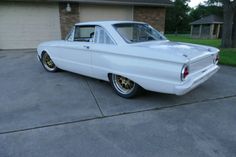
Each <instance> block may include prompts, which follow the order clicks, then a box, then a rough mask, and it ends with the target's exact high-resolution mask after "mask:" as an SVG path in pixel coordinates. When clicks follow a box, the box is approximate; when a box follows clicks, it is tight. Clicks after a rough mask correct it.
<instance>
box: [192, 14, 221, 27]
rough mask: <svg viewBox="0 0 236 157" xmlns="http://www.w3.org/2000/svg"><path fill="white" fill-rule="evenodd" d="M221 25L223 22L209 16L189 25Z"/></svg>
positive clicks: (217, 17)
mask: <svg viewBox="0 0 236 157" xmlns="http://www.w3.org/2000/svg"><path fill="white" fill-rule="evenodd" d="M213 23H215V24H222V23H224V20H223V19H222V18H221V17H219V16H216V15H209V16H207V17H203V18H201V19H199V20H196V21H193V22H192V23H190V24H191V25H200V24H213Z"/></svg>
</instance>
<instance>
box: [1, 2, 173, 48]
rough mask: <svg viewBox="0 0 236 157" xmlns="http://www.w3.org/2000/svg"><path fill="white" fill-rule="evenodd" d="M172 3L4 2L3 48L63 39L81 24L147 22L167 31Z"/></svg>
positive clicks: (22, 46)
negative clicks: (110, 21) (116, 21)
mask: <svg viewBox="0 0 236 157" xmlns="http://www.w3.org/2000/svg"><path fill="white" fill-rule="evenodd" d="M171 5H172V2H171V1H170V0H1V2H0V49H26V48H36V47H37V45H38V44H39V43H40V42H43V41H47V40H57V39H61V38H62V39H63V38H64V37H65V36H66V34H67V33H68V31H69V30H70V28H71V27H72V26H73V25H74V24H75V23H77V22H85V21H99V20H135V21H144V22H147V23H149V24H151V25H152V26H154V27H155V28H157V29H158V30H159V31H161V32H164V27H165V10H166V7H168V6H171Z"/></svg>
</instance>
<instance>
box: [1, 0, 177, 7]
mask: <svg viewBox="0 0 236 157" xmlns="http://www.w3.org/2000/svg"><path fill="white" fill-rule="evenodd" d="M1 1H3V2H4V1H5V2H67V3H70V2H71V3H72V2H74V3H87V4H88V3H93V4H116V5H135V6H160V7H172V6H173V3H169V4H167V3H147V2H121V1H118V0H117V1H108V0H101V1H97V0H1Z"/></svg>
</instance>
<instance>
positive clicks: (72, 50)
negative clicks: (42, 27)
mask: <svg viewBox="0 0 236 157" xmlns="http://www.w3.org/2000/svg"><path fill="white" fill-rule="evenodd" d="M115 23H122V22H116V21H112V22H89V23H81V24H77V25H99V26H101V27H103V28H105V29H106V30H107V32H109V34H110V35H111V36H112V38H113V39H114V40H115V42H116V44H114V45H107V44H97V43H87V42H71V41H52V42H46V43H42V44H41V45H39V47H38V55H39V56H41V54H42V52H43V51H46V52H48V53H49V55H50V56H51V58H52V60H53V61H54V63H55V64H56V65H57V66H58V67H59V68H61V69H64V70H68V71H71V72H75V73H79V74H83V75H86V76H90V77H93V78H97V79H101V80H105V81H109V80H108V74H109V73H113V74H118V75H122V76H125V77H127V78H129V79H131V80H133V81H134V82H136V83H137V84H139V85H140V86H141V87H143V88H144V89H146V90H150V91H155V92H162V93H169V94H176V95H183V94H185V93H187V92H189V91H190V90H192V89H193V88H195V87H197V86H198V85H199V84H201V83H203V82H205V81H206V80H207V79H208V78H210V76H212V75H213V74H214V73H216V72H217V71H218V69H219V67H218V66H217V65H216V64H214V63H213V59H214V58H215V57H216V55H217V54H218V52H219V50H218V49H216V48H213V47H208V46H201V45H194V44H187V43H175V42H170V41H168V40H164V41H150V42H142V43H137V44H128V43H126V42H125V41H124V40H123V38H122V37H121V36H120V35H119V33H117V32H116V30H115V29H114V28H113V27H112V24H115ZM86 46H89V47H90V49H86ZM207 57H211V58H212V62H211V61H210V63H208V64H207V66H204V67H201V66H199V65H198V64H197V63H201V61H203V60H204V59H205V58H207ZM193 63H194V65H196V67H198V66H199V67H201V68H199V69H197V68H196V67H195V66H193V68H195V71H194V72H192V73H191V68H192V67H191V65H192V64H193ZM184 65H189V66H190V75H189V76H188V77H187V78H186V80H184V81H181V78H180V76H181V71H182V68H183V66H184Z"/></svg>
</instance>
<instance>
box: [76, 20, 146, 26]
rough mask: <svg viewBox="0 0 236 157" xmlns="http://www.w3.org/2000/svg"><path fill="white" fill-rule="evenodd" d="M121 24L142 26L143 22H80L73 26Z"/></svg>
mask: <svg viewBox="0 0 236 157" xmlns="http://www.w3.org/2000/svg"><path fill="white" fill-rule="evenodd" d="M122 23H140V24H144V22H138V21H90V22H81V23H76V24H75V25H76V26H77V25H114V24H122Z"/></svg>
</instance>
